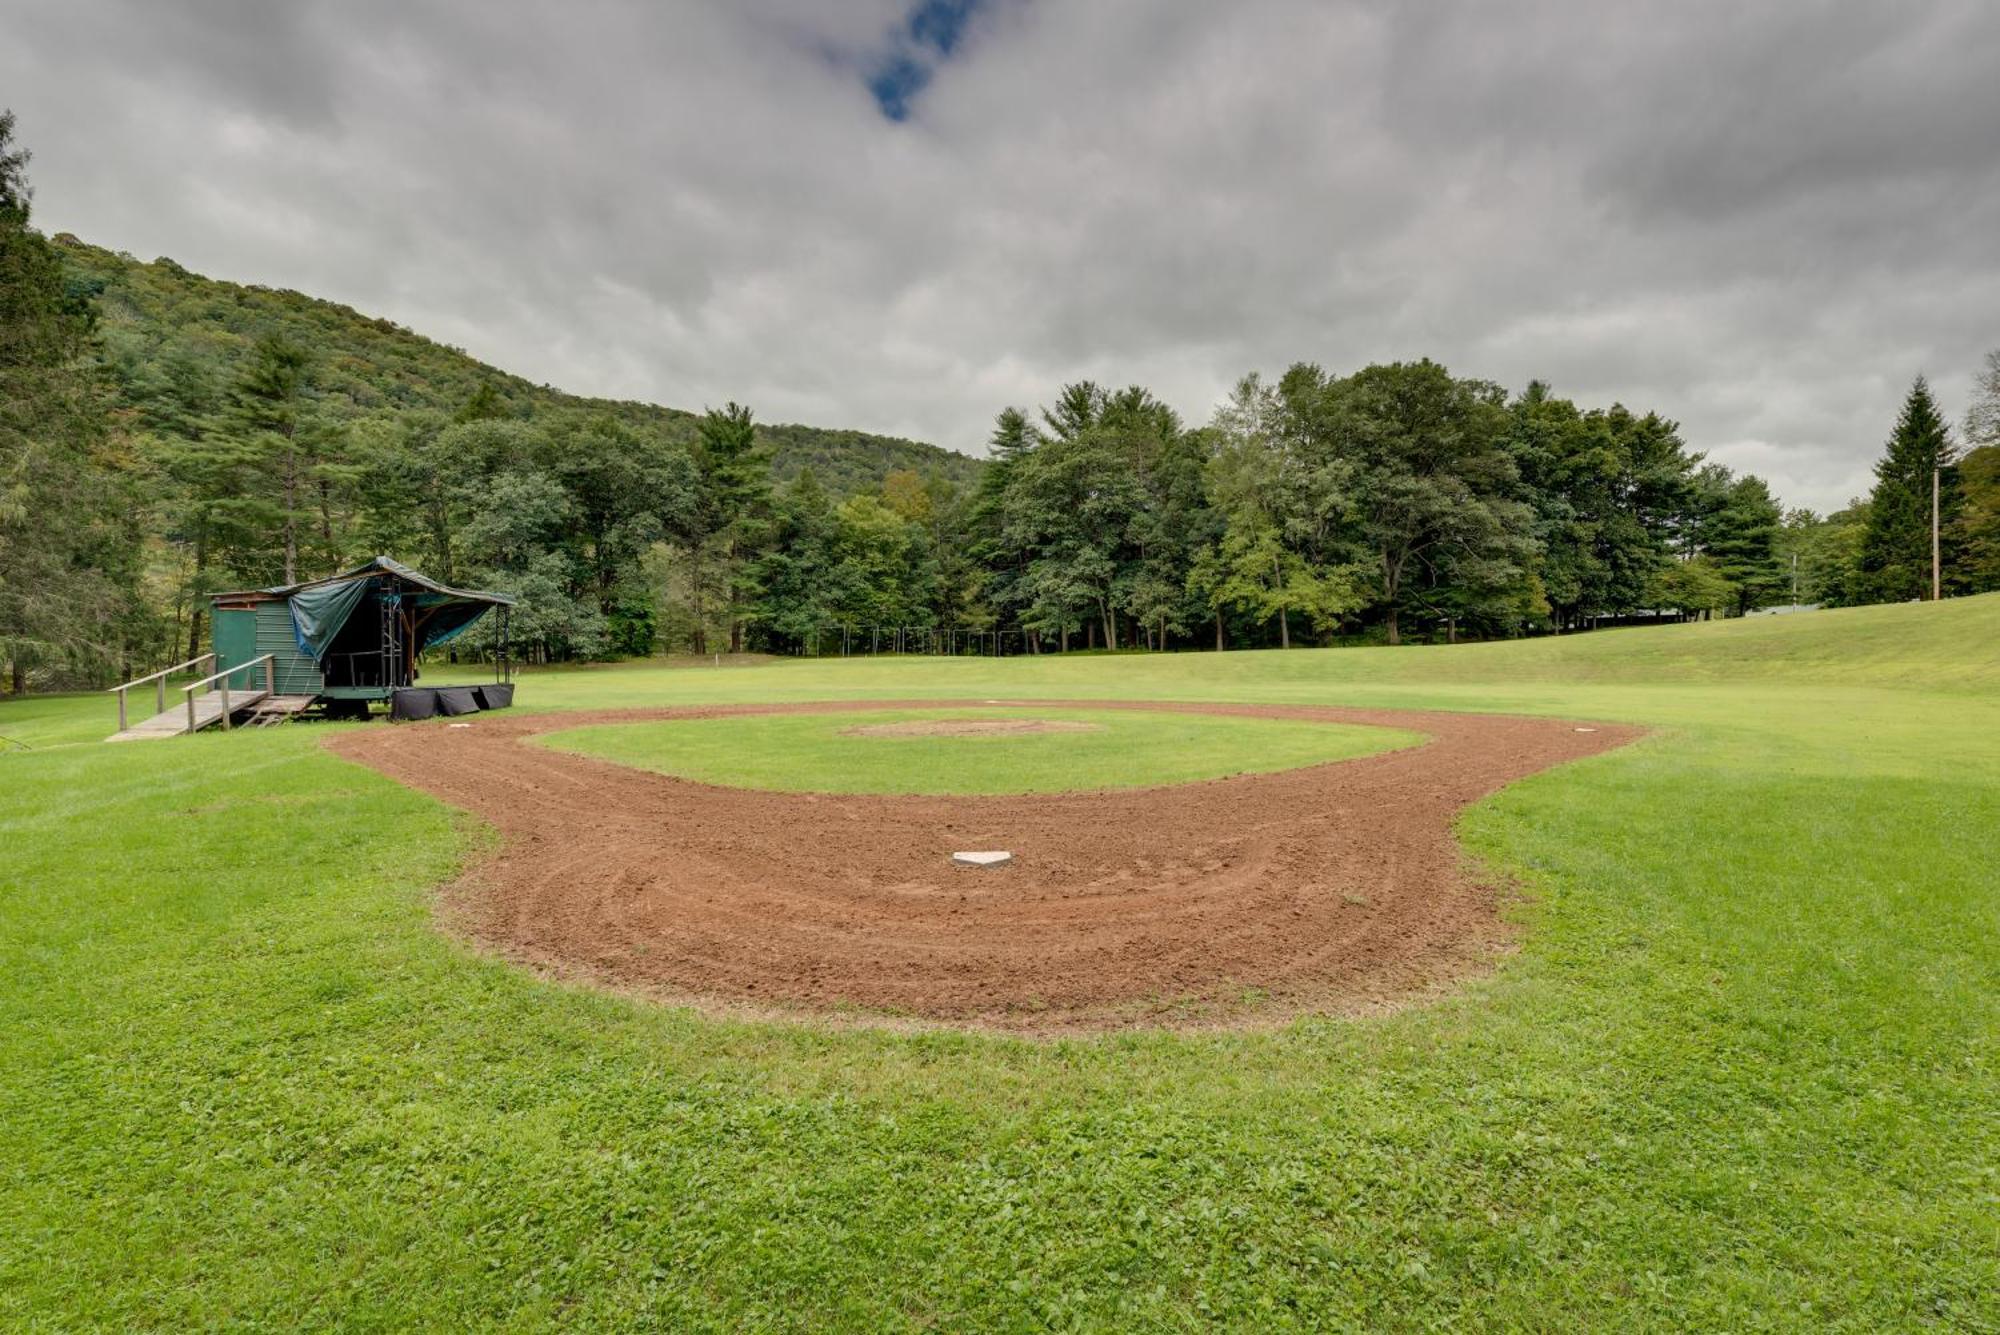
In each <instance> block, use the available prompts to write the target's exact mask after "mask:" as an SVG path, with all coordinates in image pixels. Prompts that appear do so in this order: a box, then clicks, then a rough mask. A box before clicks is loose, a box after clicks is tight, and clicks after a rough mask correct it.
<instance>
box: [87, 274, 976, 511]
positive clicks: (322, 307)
mask: <svg viewBox="0 0 2000 1335" xmlns="http://www.w3.org/2000/svg"><path fill="white" fill-rule="evenodd" d="M52 240H53V241H54V243H55V245H56V246H57V247H58V248H59V249H60V251H61V254H62V258H63V265H64V270H65V273H66V275H67V279H68V284H69V288H70V290H71V292H72V294H73V295H75V296H77V297H79V298H82V299H87V300H89V301H90V303H91V306H92V309H93V310H94V312H95V315H96V319H97V330H98V335H99V338H100V341H101V344H102V347H103V353H104V358H105V361H106V364H107V365H108V367H109V368H110V370H111V372H112V374H113V376H114V379H115V382H116V384H117V385H118V387H119V390H120V395H121V397H122V398H123V399H124V401H125V402H126V403H128V404H130V405H131V406H132V407H134V408H136V409H139V410H141V411H142V412H152V413H156V414H161V415H170V414H175V413H179V414H183V415H185V414H187V413H189V412H193V413H196V414H199V413H202V412H205V411H207V410H208V408H209V407H210V406H211V405H212V404H213V402H214V401H215V399H216V398H217V396H218V395H220V394H221V393H223V392H224V391H225V390H226V389H227V388H228V387H229V386H230V385H231V384H232V383H233V382H234V381H235V379H236V378H237V377H238V375H240V374H241V372H242V370H243V368H244V366H245V364H246V362H247V361H248V359H249V358H250V356H251V353H252V350H253V349H254V347H255V345H256V343H257V341H258V340H259V339H263V338H269V337H278V338H282V339H284V340H286V341H287V342H289V343H292V344H294V345H296V346H298V347H301V348H304V349H307V350H309V352H310V353H311V355H312V360H311V365H310V381H311V383H310V392H311V395H312V398H313V402H314V407H315V410H316V412H318V413H319V414H320V415H321V416H322V417H323V418H324V419H325V420H327V421H329V422H331V423H334V424H339V423H342V422H348V421H353V420H356V419H359V418H362V417H366V416H368V415H369V414H373V413H382V412H401V411H407V410H412V409H430V410H434V411H439V412H445V413H453V412H456V411H458V410H459V408H461V407H462V406H463V405H464V404H465V403H466V402H467V401H468V400H469V399H471V398H472V396H473V395H474V394H482V395H485V396H488V401H489V402H490V404H491V406H492V408H493V410H494V411H495V412H497V413H498V414H499V415H502V416H508V417H519V418H533V417H537V416H546V415H549V414H552V413H570V414H573V413H588V414H594V415H605V416H609V417H611V418H613V419H615V420H617V421H620V422H623V423H625V424H627V425H630V426H633V427H636V428H640V429H643V430H649V431H655V432H658V433H660V434H661V435H662V436H663V437H665V438H666V439H669V440H673V441H676V442H678V443H680V444H682V445H689V444H692V443H693V441H694V438H695V418H696V416H697V414H695V413H693V412H689V411H686V410H684V409H680V408H667V407H662V406H660V405H658V404H652V403H638V402H632V401H629V400H611V399H591V398H582V397H579V396H576V395H573V394H565V393H563V392H562V391H561V390H559V389H556V388H553V387H551V386H548V385H536V384H533V383H531V382H529V381H527V380H524V379H522V378H521V377H519V376H515V375H509V374H507V373H506V372H504V371H500V370H497V369H495V368H494V367H491V366H488V365H486V364H485V363H483V362H480V361H477V360H475V359H474V358H472V357H470V356H468V355H467V354H466V353H464V352H462V351H460V350H459V349H457V348H452V347H447V346H445V345H444V344H441V343H434V342H432V341H431V340H430V339H428V338H425V337H423V336H422V335H421V334H417V333H414V332H412V331H410V330H408V329H404V328H403V327H402V326H400V325H397V324H395V323H393V322H391V321H388V320H381V319H372V318H370V317H368V316H366V315H363V314H361V313H359V312H358V311H355V310H352V309H350V308H348V307H346V306H342V305H338V304H336V303H334V302H330V301H321V300H319V299H318V298H315V297H309V296H304V295H302V294H300V293H297V292H292V291H285V290H279V289H274V288H267V287H254V286H247V285H244V284H241V283H230V282H223V281H221V280H218V279H213V278H205V277H203V276H202V275H200V274H197V273H191V272H189V271H188V270H186V269H184V268H182V267H181V266H180V265H178V264H176V263H175V262H174V261H173V260H172V259H169V258H165V257H162V258H161V259H158V260H155V261H153V262H151V263H145V262H142V261H139V260H136V259H134V258H132V257H131V256H129V255H120V254H117V253H115V252H112V251H108V250H104V249H101V248H99V247H96V246H92V245H88V244H86V243H85V242H83V241H80V240H78V239H77V238H76V237H73V236H68V235H61V236H57V237H54V238H52ZM757 436H758V442H759V444H760V446H761V447H763V448H764V449H766V450H768V451H769V453H770V456H771V469H772V472H773V474H774V476H776V477H777V478H778V479H779V480H780V481H790V480H791V479H792V478H794V477H797V476H798V474H799V473H800V472H801V471H802V470H804V469H806V468H811V469H812V470H813V471H814V472H815V473H816V474H818V476H819V479H820V481H821V482H822V483H823V484H825V485H826V486H827V487H828V488H829V489H831V490H832V491H834V492H836V493H838V494H841V495H847V494H850V493H852V492H856V491H864V490H868V489H870V488H873V487H875V486H877V485H879V484H880V483H881V481H882V479H883V478H884V477H886V476H888V475H889V474H890V473H893V472H896V471H898V470H910V471H914V472H919V473H922V472H926V471H929V470H932V469H936V470H938V471H939V472H941V473H942V474H943V475H944V476H945V477H947V478H949V479H950V480H952V481H953V482H957V483H961V484H963V483H967V482H970V481H971V480H972V479H973V478H974V477H975V476H977V474H978V471H979V466H980V461H979V460H977V459H975V458H972V457H971V456H969V455H964V454H957V453H954V452H952V451H950V450H944V449H940V448H938V447H937V446H935V445H927V444H924V443H922V442H920V441H914V440H902V439H899V438H897V437H893V436H877V435H871V434H869V433H867V432H864V431H848V430H839V429H828V428H824V427H813V426H797V425H781V426H768V425H761V424H760V425H759V426H758V428H757Z"/></svg>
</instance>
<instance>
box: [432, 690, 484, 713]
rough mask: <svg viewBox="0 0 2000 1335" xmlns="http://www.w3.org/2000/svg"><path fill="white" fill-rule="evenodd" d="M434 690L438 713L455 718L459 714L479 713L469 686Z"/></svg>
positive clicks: (476, 702)
mask: <svg viewBox="0 0 2000 1335" xmlns="http://www.w3.org/2000/svg"><path fill="white" fill-rule="evenodd" d="M436 689H437V707H438V713H440V714H445V715H448V716H449V717H452V718H457V717H458V716H459V715H460V714H477V713H478V712H479V701H478V700H477V699H476V698H475V697H474V696H473V694H472V688H471V687H470V686H439V687H437V688H436Z"/></svg>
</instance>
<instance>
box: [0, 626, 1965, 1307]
mask: <svg viewBox="0 0 2000 1335" xmlns="http://www.w3.org/2000/svg"><path fill="white" fill-rule="evenodd" d="M521 694H522V699H523V701H524V704H525V705H526V706H527V707H531V708H537V709H541V708H572V707H595V706H626V705H639V704H674V703H697V702H704V701H716V700H781V699H792V700H797V699H815V698H824V699H832V698H841V699H868V698H878V699H895V698H903V699H908V698H915V697H958V698H965V699H968V700H977V699H980V698H990V697H993V696H1004V697H1006V698H1010V699H1011V698H1026V697H1032V696H1042V697H1046V698H1093V697H1096V698H1124V699H1146V698H1178V699H1217V700H1268V701H1287V702H1290V701H1304V702H1326V703H1355V704H1368V705H1385V706H1407V707H1443V708H1456V709H1494V710H1514V711H1521V712H1536V713H1545V714H1555V715H1568V716H1585V717H1597V718H1607V719H1625V720H1632V721H1636V722H1640V723H1644V724H1647V725H1649V726H1651V727H1652V728H1653V729H1655V732H1654V735H1653V736H1652V737H1650V738H1649V739H1647V740H1646V741H1644V742H1641V743H1639V744H1638V745H1636V746H1633V747H1629V748H1625V749H1623V750H1620V751H1617V752H1613V753H1610V754H1607V755H1603V756H1599V757H1596V758H1593V759H1591V760H1588V761H1584V762H1581V763H1579V764H1576V765H1572V766H1569V767H1566V768H1562V769H1558V770H1553V771H1549V772H1546V773H1544V774H1541V775H1538V776H1536V777H1534V778H1532V779H1529V780H1527V781H1526V782H1523V783H1521V784H1518V785H1516V786H1514V787H1512V788H1509V789H1507V790H1506V791H1504V792H1503V793H1500V794H1498V795H1496V796H1495V797H1493V798H1491V799H1489V800H1487V801H1486V802H1484V803H1481V804H1480V805H1479V806H1477V807H1475V808H1474V809H1473V810H1472V811H1471V812H1470V813H1469V814H1468V816H1467V817H1466V819H1465V821H1464V822H1463V825H1462V831H1461V832H1462V836H1463V838H1464V840H1465V842H1466V844H1467V846H1468V847H1469V848H1470V849H1471V850H1472V851H1473V853H1475V854H1476V855H1477V856H1479V857H1481V858H1483V859H1486V860H1488V861H1489V862H1490V863H1492V864H1495V865H1497V866H1499V867H1502V868H1505V869H1506V870H1508V871H1509V872H1511V873H1512V874H1513V875H1514V876H1516V877H1517V878H1519V879H1520V880H1521V881H1522V882H1523V883H1524V884H1525V885H1526V886H1527V887H1528V888H1529V889H1530V890H1531V891H1532V893H1533V896H1534V902H1533V903H1532V905H1531V906H1530V907H1529V908H1528V909H1527V910H1526V911H1525V913H1526V918H1527V922H1528V925H1529V931H1528V932H1527V934H1526V935H1525V937H1524V938H1523V941H1522V944H1521V948H1520V950H1519V953H1518V954H1517V955H1515V956H1514V957H1512V958H1511V959H1509V960H1508V961H1507V962H1506V963H1505V964H1504V965H1503V967H1501V968H1500V969H1499V971H1498V972H1497V973H1496V974H1494V975H1493V976H1491V977H1489V978H1486V979H1483V980H1479V981H1476V982H1474V983H1471V984H1469V985H1467V986H1466V987H1465V988H1464V989H1463V990H1462V991H1460V992H1459V993H1458V994H1456V995H1454V996H1452V997H1450V998H1448V999H1445V1000H1442V1001H1440V1002H1437V1003H1435V1004H1432V1005H1429V1006H1425V1007H1421V1008H1417V1009H1412V1010H1407V1011H1404V1012H1402V1013H1400V1014H1396V1015H1391V1016H1385V1017H1381V1018H1376V1019H1369V1020H1360V1021H1352V1020H1305V1021H1301V1022H1299V1023H1296V1024H1294V1025H1292V1026H1290V1027H1289V1028H1286V1029H1283V1030H1280V1031H1277V1032H1269V1033H1254V1034H1228V1033H1220V1034H1217V1033H1208V1034H1190V1035H1177V1034H1167V1033H1158V1034H1127V1035H1120V1036H1116V1037H1111V1038H1103V1039H1071V1040H1064V1041H1061V1042H1047V1043H1038V1042H1029V1041H1022V1040H1012V1039H1003V1038H996V1037H989V1036H983V1035H976V1034H958V1033H948V1032H947V1033H927V1034H902V1033H892V1032H882V1031H875V1030H869V1029H830V1028H821V1027H816V1026H813V1025H810V1024H781V1023H753V1022H748V1021H725V1020H715V1019H708V1018H703V1017H700V1016H698V1015H695V1014H692V1013H690V1012H688V1011H685V1010H676V1009H667V1008H659V1007H655V1006H651V1005H647V1004H643V1003H639V1002H634V1001H627V1000H624V999H620V998H616V997H611V996H605V995H600V994H596V993H592V992H588V991H582V990H577V989H571V988H566V987H562V986H557V985H553V984H547V983H543V982H540V981H537V980H536V979H534V978H532V977H530V976H528V975H526V974H524V973H522V972H519V971H517V970H515V969H512V968H510V967H508V966H505V965H502V964H498V963H495V962H491V961H488V960H484V959H480V958H477V957H475V956H474V955H472V954H471V953H470V952H469V951H467V950H465V949H463V948H461V947H460V946H458V945H457V944H455V943H453V942H452V941H450V940H447V939H445V938H443V937H441V936H439V935H437V934H436V933H435V932H434V931H433V930H432V929H431V926H430V919H429V916H428V908H427V895H428V893H429V887H431V886H433V885H435V884H436V883H437V882H438V881H439V880H440V879H442V878H444V877H445V876H447V875H448V874H449V873H450V871H451V869H452V868H453V867H454V866H457V865H459V864H460V863H461V862H462V861H463V859H465V858H466V857H468V856H470V855H471V854H472V853H473V851H474V850H476V848H477V847H479V846H480V844H481V842H482V839H483V835H482V834H481V832H480V831H479V830H477V829H474V828H470V827H469V826H468V825H467V824H466V823H464V822H462V821H460V820H458V819H455V818H454V816H453V815H452V813H450V812H449V811H447V810H445V809H444V808H442V807H440V806H439V805H438V804H436V803H435V802H433V801H431V800H429V799H427V798H424V797H421V796H418V795H416V794H414V793H411V792H407V791H405V790H402V789H400V788H398V787H397V786H396V785H395V784H393V783H392V782H390V781H389V780H387V779H385V778H383V777H381V776H379V775H376V774H374V773H372V772H370V771H367V770H364V769H361V768H359V767H356V766H352V765H349V764H346V763H344V762H341V761H339V760H336V759H334V758H332V757H331V756H328V755H326V754H325V753H324V752H323V751H321V750H320V749H319V746H318V742H319V740H320V739H321V738H322V737H324V736H325V735H326V729H325V728H315V727H312V726H295V727H291V728H287V729H280V730H275V731H269V732H261V731H260V732H239V733H237V734H235V735H233V736H221V735H203V736H200V737H196V738H191V739H182V740H177V741H173V742H158V743H142V744H135V745H127V746H117V747H111V746H102V745H98V744H96V739H97V738H100V737H102V736H103V735H104V734H106V733H108V732H109V731H110V721H109V713H110V707H109V704H108V702H107V700H106V699H105V698H104V697H101V696H99V697H78V698H73V699H66V700H55V701H32V702H25V703H6V704H0V736H7V737H12V738H16V739H18V740H20V741H22V742H25V743H27V744H28V745H30V746H32V747H34V748H36V749H34V750H31V751H25V752H7V753H5V754H0V1071H4V1072H5V1078H4V1079H0V1147H4V1148H0V1327H6V1328H29V1329H36V1328H46V1329H57V1328H61V1329H74V1328H79V1327H92V1326H96V1327H106V1328H133V1327H149V1328H176V1329H177V1328H182V1327H186V1326H192V1325H199V1326H246V1327H280V1326H282V1327H291V1326H297V1325H315V1326H327V1325H337V1326H341V1327H344V1328H362V1329H372V1328H382V1329H388V1328H395V1329H406V1328H411V1327H416V1326H451V1327H462V1326H468V1325H487V1324H500V1325H512V1326H520V1327H533V1326H540V1325H555V1324H563V1325H565V1326H567V1327H570V1328H592V1327H628V1328H629V1327H642V1326H652V1327H668V1328H693V1329H705V1328H724V1329H751V1330H765V1329H793V1330H820V1329H828V1328H841V1329H857V1330H871V1331H872V1330H897V1329H923V1328H944V1329H967V1328H988V1329H1008V1330H1016V1329H1018V1330H1034V1329H1043V1328H1047V1327H1062V1328H1078V1327H1080V1328H1095V1329H1118V1330H1132V1329H1176V1330H1178V1329H1187V1328H1191V1327H1196V1326H1206V1325H1212V1324H1221V1325H1227V1326H1234V1327H1238V1328H1245V1329H1256V1330H1266V1329H1281V1328H1286V1327H1298V1328H1306V1327H1316V1328H1324V1327H1327V1326H1335V1327H1340V1326H1346V1327H1355V1328H1388V1329H1432V1328H1436V1327H1440V1326H1457V1327H1474V1328H1484V1327H1518V1326H1527V1327H1533V1328H1537V1329H1577V1328H1586V1327H1588V1328H1605V1327H1616V1328H1642V1329H1643V1328H1651V1329H1660V1330H1678V1329H1687V1328H1708V1329H1728V1330H1746V1329H1801V1330H1818V1329H1825V1328H1844V1329H1850V1330H1870V1331H1874V1330H1884V1329H1927V1328H1929V1329H1960V1330H1992V1329H1995V1328H2000V1298H1996V1294H2000V597H1986V598H1981V599H1969V600H1964V601H1962V602H1958V603H1947V604H1943V605H1940V606H1934V607H1933V606H1919V607H1893V608H1882V609H1864V610H1860V611H1853V612H1841V613H1823V614H1814V615H1810V616H1799V617H1793V618H1779V619H1770V620H1763V621H1757V622H1738V623H1727V624H1722V625H1713V626H1685V627H1664V628H1659V629H1648V630H1630V631H1612V632H1605V633H1600V634H1597V635H1591V636H1580V637H1574V638H1571V639H1565V640H1559V641H1539V642H1533V643H1521V644H1502V645H1487V646H1477V645H1475V646H1461V647H1454V648H1413V649H1403V650H1390V649H1369V650H1333V651H1305V650H1298V651H1293V652H1291V653H1275V652H1273V653H1254V654H1253V653H1238V654H1226V655H1215V654H1188V655H1172V656H1161V657H1144V656H1096V657H1091V656H1083V655H1078V656H1073V657H1071V658H1068V659H1054V658H1050V659H1042V660H1027V659H1015V660H1005V661H1001V662H993V661H990V660H959V661H950V662H938V661H926V660H902V661H893V660H883V661H875V662H854V663H844V664H843V663H839V662H823V663H789V664H779V665H774V666H769V667H757V668H742V669H720V670H713V671H703V670H700V669H676V670H672V671H667V670H661V669H655V668H646V667H636V666H635V667H615V668H602V669H588V670H578V671H570V672H548V673H539V674H535V675H531V676H529V677H528V678H526V679H525V680H524V681H523V683H522V687H521ZM377 726H380V725H377Z"/></svg>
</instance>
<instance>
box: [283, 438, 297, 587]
mask: <svg viewBox="0 0 2000 1335" xmlns="http://www.w3.org/2000/svg"><path fill="white" fill-rule="evenodd" d="M298 569H299V468H298V461H297V460H296V459H294V458H293V457H292V456H291V454H290V453H287V454H286V455H285V583H287V584H291V583H293V582H295V581H296V580H297V579H298V577H299V576H298Z"/></svg>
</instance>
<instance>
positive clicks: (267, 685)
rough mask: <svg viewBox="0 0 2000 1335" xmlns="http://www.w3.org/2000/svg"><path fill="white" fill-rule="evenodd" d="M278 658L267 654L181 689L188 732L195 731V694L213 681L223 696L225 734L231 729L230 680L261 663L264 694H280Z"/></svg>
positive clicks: (212, 674)
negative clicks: (185, 706)
mask: <svg viewBox="0 0 2000 1335" xmlns="http://www.w3.org/2000/svg"><path fill="white" fill-rule="evenodd" d="M214 656H215V655H213V654H210V655H209V657H210V658H213V657H214ZM277 657H278V656H277V655H276V654H265V655H264V656H263V657H262V658H253V659H251V660H250V661H249V662H247V663H238V664H237V665H236V666H235V667H229V668H224V669H222V671H220V672H213V673H210V674H209V675H208V676H206V677H203V678H202V679H201V680H200V681H197V682H191V683H189V684H188V685H186V686H183V687H181V690H182V691H183V692H184V693H185V694H186V695H187V711H188V731H189V732H193V731H194V730H195V721H194V696H195V692H196V691H199V690H200V689H201V688H202V687H204V686H206V685H208V684H209V683H210V682H212V681H213V682H217V683H218V685H217V686H216V688H215V689H216V691H217V692H218V693H220V694H221V696H222V730H223V731H224V732H228V731H229V728H230V723H229V712H230V711H229V679H230V678H231V677H233V676H235V675H236V674H237V673H239V672H248V671H249V670H250V669H251V668H254V667H256V666H257V665H258V664H259V663H262V664H263V665H264V694H265V695H267V696H269V695H276V694H277V693H278V664H277Z"/></svg>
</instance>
